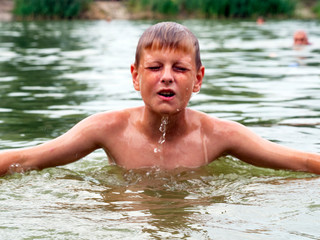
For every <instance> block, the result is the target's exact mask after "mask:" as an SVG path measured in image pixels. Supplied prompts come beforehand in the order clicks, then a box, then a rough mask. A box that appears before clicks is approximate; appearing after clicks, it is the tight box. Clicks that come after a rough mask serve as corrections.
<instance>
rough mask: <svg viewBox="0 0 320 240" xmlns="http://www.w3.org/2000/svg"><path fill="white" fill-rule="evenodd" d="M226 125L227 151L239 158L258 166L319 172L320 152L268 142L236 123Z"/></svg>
mask: <svg viewBox="0 0 320 240" xmlns="http://www.w3.org/2000/svg"><path fill="white" fill-rule="evenodd" d="M228 125H229V126H228V127H227V132H228V133H227V134H226V135H227V138H228V148H229V149H228V153H229V154H231V155H233V156H235V157H237V158H239V159H240V160H242V161H245V162H247V163H250V164H253V165H256V166H260V167H269V168H274V169H288V170H294V171H305V172H311V173H316V174H320V154H316V153H307V152H303V151H298V150H295V149H291V148H288V147H284V146H281V145H279V144H276V143H273V142H270V141H268V140H266V139H263V138H261V137H259V136H258V135H256V134H255V133H253V132H252V131H251V130H250V129H248V128H247V127H245V126H243V125H241V124H238V123H234V122H230V123H228Z"/></svg>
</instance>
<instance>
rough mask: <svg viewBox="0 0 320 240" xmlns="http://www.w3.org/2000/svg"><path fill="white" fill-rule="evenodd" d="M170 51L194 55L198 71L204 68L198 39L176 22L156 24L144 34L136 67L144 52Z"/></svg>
mask: <svg viewBox="0 0 320 240" xmlns="http://www.w3.org/2000/svg"><path fill="white" fill-rule="evenodd" d="M168 49H170V50H174V51H183V52H185V53H190V54H194V58H195V64H196V67H197V69H200V67H201V66H202V63H201V59H200V48H199V42H198V39H197V38H196V36H195V35H194V34H193V33H192V32H191V31H190V30H189V29H188V28H186V27H185V26H183V25H181V24H178V23H175V22H161V23H158V24H155V25H153V26H151V27H149V28H148V29H147V30H146V31H145V32H144V33H143V34H142V36H141V37H140V40H139V42H138V45H137V49H136V57H135V66H136V67H137V68H138V67H139V64H140V59H141V55H142V52H143V50H151V51H153V50H168Z"/></svg>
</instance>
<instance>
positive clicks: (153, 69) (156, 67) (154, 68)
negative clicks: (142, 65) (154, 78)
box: [147, 66, 160, 71]
mask: <svg viewBox="0 0 320 240" xmlns="http://www.w3.org/2000/svg"><path fill="white" fill-rule="evenodd" d="M147 69H149V70H151V71H158V70H160V66H154V67H147Z"/></svg>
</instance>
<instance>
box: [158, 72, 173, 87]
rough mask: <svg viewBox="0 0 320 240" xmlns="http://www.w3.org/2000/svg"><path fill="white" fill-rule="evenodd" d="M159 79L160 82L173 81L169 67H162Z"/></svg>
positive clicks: (167, 82)
mask: <svg viewBox="0 0 320 240" xmlns="http://www.w3.org/2000/svg"><path fill="white" fill-rule="evenodd" d="M160 81H161V83H164V84H171V83H173V81H174V78H173V75H172V72H171V69H170V68H164V70H163V74H162V76H161V79H160Z"/></svg>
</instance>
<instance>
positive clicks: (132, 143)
mask: <svg viewBox="0 0 320 240" xmlns="http://www.w3.org/2000/svg"><path fill="white" fill-rule="evenodd" d="M121 139H122V140H119V139H118V141H117V142H113V143H112V144H111V145H112V146H108V148H107V149H106V152H107V154H108V157H109V159H110V160H111V161H113V162H114V163H116V164H117V165H120V166H122V167H124V168H126V169H134V168H145V167H160V168H163V169H174V168H178V167H186V168H196V167H200V166H204V165H207V164H208V163H210V162H211V161H212V160H214V159H215V158H217V157H219V151H214V150H213V149H212V148H211V147H209V146H210V143H209V142H208V141H206V139H205V138H201V137H199V136H194V135H193V134H191V135H189V136H186V137H182V138H179V141H177V140H175V141H169V140H167V139H165V138H161V137H160V138H159V139H158V140H157V141H150V139H146V138H145V137H143V136H142V135H134V136H132V135H130V134H128V135H127V136H124V137H123V138H121Z"/></svg>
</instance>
